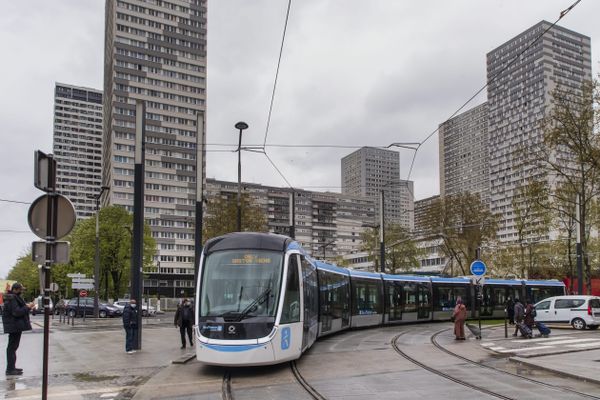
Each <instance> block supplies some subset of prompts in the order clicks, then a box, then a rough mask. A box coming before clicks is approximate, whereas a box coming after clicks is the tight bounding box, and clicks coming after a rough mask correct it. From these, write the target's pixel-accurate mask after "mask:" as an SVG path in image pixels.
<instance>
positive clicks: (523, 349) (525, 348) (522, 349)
mask: <svg viewBox="0 0 600 400" xmlns="http://www.w3.org/2000/svg"><path fill="white" fill-rule="evenodd" d="M551 348H553V346H534V347H521V348H518V349H506V350H500V351H499V353H517V352H522V351H531V350H543V349H551Z"/></svg>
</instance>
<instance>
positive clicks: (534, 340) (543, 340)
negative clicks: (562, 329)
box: [511, 335, 573, 344]
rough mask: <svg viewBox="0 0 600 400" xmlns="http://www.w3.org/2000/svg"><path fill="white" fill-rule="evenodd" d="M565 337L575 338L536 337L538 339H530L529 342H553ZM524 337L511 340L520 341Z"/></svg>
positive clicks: (562, 338) (562, 337) (571, 337)
mask: <svg viewBox="0 0 600 400" xmlns="http://www.w3.org/2000/svg"><path fill="white" fill-rule="evenodd" d="M564 339H573V336H563V335H560V336H552V337H547V338H536V339H528V340H527V342H529V343H535V342H552V341H555V340H564ZM522 341H523V339H513V340H511V342H513V343H519V342H522ZM548 344H552V343H548Z"/></svg>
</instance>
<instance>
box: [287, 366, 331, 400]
mask: <svg viewBox="0 0 600 400" xmlns="http://www.w3.org/2000/svg"><path fill="white" fill-rule="evenodd" d="M290 368H291V370H292V374H293V375H294V378H295V379H296V381H297V382H298V384H299V385H300V386H302V388H304V390H305V391H306V392H307V393H308V394H309V396H310V397H312V398H313V399H315V400H327V397H325V396H323V395H322V394H321V393H319V392H318V391H317V389H315V388H314V387H313V386H312V385H311V384H310V383H308V382H307V381H306V379H304V377H303V376H302V374H301V373H300V370H298V366H297V365H296V361H292V362H290Z"/></svg>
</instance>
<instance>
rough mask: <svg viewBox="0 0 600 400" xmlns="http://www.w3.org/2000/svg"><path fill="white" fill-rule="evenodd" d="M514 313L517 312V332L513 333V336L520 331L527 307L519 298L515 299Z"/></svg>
mask: <svg viewBox="0 0 600 400" xmlns="http://www.w3.org/2000/svg"><path fill="white" fill-rule="evenodd" d="M514 314H515V333H513V336H517V335H518V333H519V324H520V323H521V322H523V318H524V317H525V308H524V307H523V304H522V303H521V301H520V300H519V299H515V307H514Z"/></svg>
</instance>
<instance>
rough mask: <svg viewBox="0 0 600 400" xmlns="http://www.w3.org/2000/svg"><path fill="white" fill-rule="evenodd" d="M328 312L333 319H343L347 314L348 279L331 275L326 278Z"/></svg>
mask: <svg viewBox="0 0 600 400" xmlns="http://www.w3.org/2000/svg"><path fill="white" fill-rule="evenodd" d="M327 286H328V289H329V290H328V293H329V307H330V309H329V311H330V313H331V316H332V317H333V318H345V317H347V313H348V308H349V304H348V277H347V276H343V275H338V274H331V275H329V277H328V285H327Z"/></svg>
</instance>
